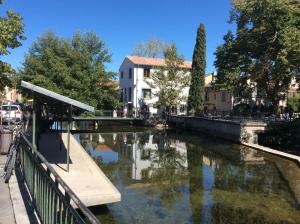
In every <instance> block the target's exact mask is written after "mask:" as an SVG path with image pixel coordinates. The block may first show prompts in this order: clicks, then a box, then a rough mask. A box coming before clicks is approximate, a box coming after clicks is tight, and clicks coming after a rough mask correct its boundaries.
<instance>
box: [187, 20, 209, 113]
mask: <svg viewBox="0 0 300 224" xmlns="http://www.w3.org/2000/svg"><path fill="white" fill-rule="evenodd" d="M205 67H206V34H205V27H204V25H203V24H202V23H201V24H200V26H199V27H198V30H197V38H196V44H195V48H194V53H193V64H192V72H191V76H192V80H191V84H190V90H189V98H188V111H189V112H190V111H194V112H196V114H200V113H201V112H202V111H203V104H204V96H205V89H204V86H205V81H204V79H205V78H204V77H205Z"/></svg>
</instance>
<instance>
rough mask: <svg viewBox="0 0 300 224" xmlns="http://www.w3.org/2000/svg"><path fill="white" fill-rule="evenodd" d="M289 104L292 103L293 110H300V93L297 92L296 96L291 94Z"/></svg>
mask: <svg viewBox="0 0 300 224" xmlns="http://www.w3.org/2000/svg"><path fill="white" fill-rule="evenodd" d="M287 104H288V105H290V106H291V107H292V108H293V110H294V111H295V112H296V111H298V112H299V111H300V93H297V94H296V95H295V96H290V97H288V99H287Z"/></svg>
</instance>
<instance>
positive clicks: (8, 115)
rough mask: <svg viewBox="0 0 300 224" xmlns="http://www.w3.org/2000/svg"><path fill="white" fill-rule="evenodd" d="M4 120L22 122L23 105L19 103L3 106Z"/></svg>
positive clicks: (2, 114)
mask: <svg viewBox="0 0 300 224" xmlns="http://www.w3.org/2000/svg"><path fill="white" fill-rule="evenodd" d="M1 116H2V122H20V121H22V119H23V113H22V110H21V106H20V105H17V104H7V105H2V107H1Z"/></svg>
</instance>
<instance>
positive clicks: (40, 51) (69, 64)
mask: <svg viewBox="0 0 300 224" xmlns="http://www.w3.org/2000/svg"><path fill="white" fill-rule="evenodd" d="M110 59H111V55H110V54H109V53H108V49H107V48H106V47H105V44H104V42H103V41H102V40H101V39H100V38H99V37H98V36H97V35H96V34H94V33H92V32H87V33H86V34H81V33H76V34H74V36H73V38H72V39H71V40H68V39H64V38H59V37H57V36H55V34H54V33H52V32H48V33H45V34H43V35H42V36H41V37H40V38H39V39H38V40H37V41H36V42H34V43H33V45H32V47H31V48H30V49H29V52H28V54H27V55H26V56H25V61H24V63H23V69H22V70H21V72H20V79H22V80H25V81H28V82H31V83H33V84H36V85H39V86H42V87H44V88H47V89H50V90H52V91H55V92H58V93H60V94H63V95H66V96H68V97H71V98H74V99H77V100H79V101H82V102H85V103H88V104H90V105H93V106H94V107H96V108H98V109H103V108H106V109H112V108H113V107H116V106H117V105H118V99H117V98H115V97H112V96H113V94H112V92H113V91H114V89H113V88H111V89H109V88H107V85H106V83H107V81H108V80H110V79H112V78H114V76H115V74H114V73H111V72H106V71H105V63H108V62H110Z"/></svg>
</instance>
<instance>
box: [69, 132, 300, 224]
mask: <svg viewBox="0 0 300 224" xmlns="http://www.w3.org/2000/svg"><path fill="white" fill-rule="evenodd" d="M75 137H76V139H77V140H78V141H79V142H80V143H81V144H82V146H83V147H84V148H85V149H86V150H87V152H88V153H89V154H90V155H91V156H92V157H93V158H94V160H95V161H96V163H97V164H98V165H99V166H100V167H101V169H102V170H103V171H104V172H105V174H106V175H107V176H108V177H109V178H110V180H111V181H112V182H113V183H114V185H115V186H116V187H117V188H118V190H119V191H120V192H121V195H122V201H121V202H120V203H116V204H111V205H107V206H99V207H96V208H92V211H93V212H94V213H95V214H96V215H97V217H99V219H100V220H101V221H102V223H143V224H150V223H155V224H158V223H166V224H167V223H216V224H222V223H224V224H229V223H300V207H299V204H298V202H299V200H300V196H299V192H300V170H299V167H298V166H297V165H296V164H295V163H294V162H292V161H289V160H285V159H282V158H279V157H276V156H273V155H270V154H265V153H262V152H259V151H256V150H253V149H250V148H247V147H243V146H240V145H237V144H233V143H231V142H227V141H223V140H220V139H217V138H213V137H210V136H206V135H201V134H199V133H192V132H181V133H176V132H175V131H159V130H155V129H153V130H152V129H144V128H134V129H133V128H132V127H103V128H101V131H100V132H99V133H90V134H89V133H81V134H75Z"/></svg>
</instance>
